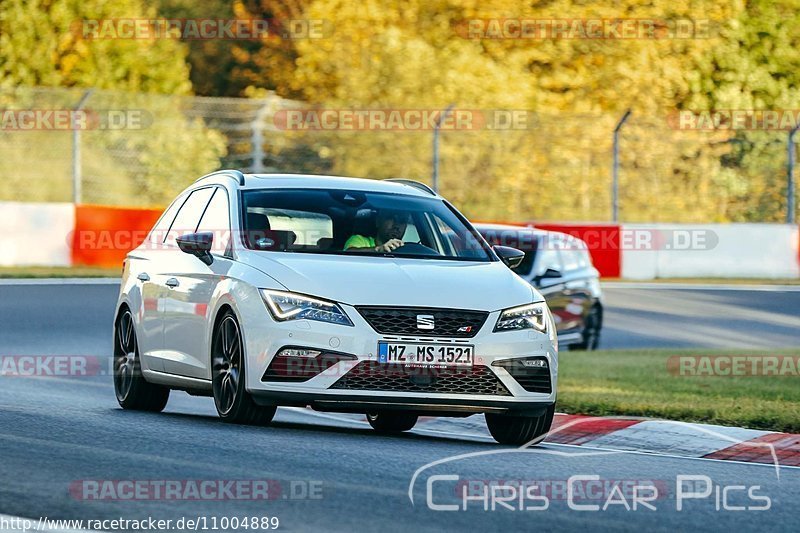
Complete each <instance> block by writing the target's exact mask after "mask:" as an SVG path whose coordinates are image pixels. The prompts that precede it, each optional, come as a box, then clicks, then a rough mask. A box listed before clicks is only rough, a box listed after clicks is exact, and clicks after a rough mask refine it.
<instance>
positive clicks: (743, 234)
mask: <svg viewBox="0 0 800 533" xmlns="http://www.w3.org/2000/svg"><path fill="white" fill-rule="evenodd" d="M621 231H622V236H623V238H622V254H621V261H622V278H623V279H656V278H690V277H691V278H776V279H777V278H797V277H800V261H798V246H799V245H800V235H799V234H798V227H797V226H794V225H789V224H623V225H622V227H621ZM626 243H627V245H626ZM648 243H649V244H648Z"/></svg>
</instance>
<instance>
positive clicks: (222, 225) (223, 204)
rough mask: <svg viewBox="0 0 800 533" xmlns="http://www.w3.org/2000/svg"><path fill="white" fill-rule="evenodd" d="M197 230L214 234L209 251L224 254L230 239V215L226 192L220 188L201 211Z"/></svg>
mask: <svg viewBox="0 0 800 533" xmlns="http://www.w3.org/2000/svg"><path fill="white" fill-rule="evenodd" d="M197 232H198V233H200V232H209V233H213V234H214V240H213V241H212V245H211V253H214V254H219V255H224V254H225V252H226V251H227V250H228V244H229V243H230V241H231V217H230V209H229V206H228V194H227V193H226V192H225V191H224V190H223V189H220V188H217V190H216V192H214V196H213V197H212V198H211V202H210V203H209V204H208V207H206V212H205V213H203V218H202V219H201V220H200V225H198V226H197Z"/></svg>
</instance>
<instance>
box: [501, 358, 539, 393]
mask: <svg viewBox="0 0 800 533" xmlns="http://www.w3.org/2000/svg"><path fill="white" fill-rule="evenodd" d="M533 359H539V360H543V361H545V362H547V359H545V358H544V357H536V358H526V359H524V360H528V361H530V360H533ZM522 361H523V359H510V360H508V359H507V360H503V361H495V362H494V363H492V366H499V367H502V368H504V369H506V371H507V372H508V373H509V374H511V377H513V378H514V379H515V380H517V383H519V384H520V386H521V387H522V388H523V389H525V390H526V391H528V392H542V393H545V394H550V393H551V392H553V388H552V385H551V383H550V367H549V365H548V366H544V367H527V366H525V365H523V364H522Z"/></svg>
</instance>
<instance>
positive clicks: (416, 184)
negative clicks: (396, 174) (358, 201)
mask: <svg viewBox="0 0 800 533" xmlns="http://www.w3.org/2000/svg"><path fill="white" fill-rule="evenodd" d="M383 181H393V182H395V183H402V184H403V185H410V186H411V187H414V188H415V189H419V190H420V191H422V192H426V193H428V194H432V195H433V196H436V191H434V190H433V189H431V188H430V187H428V186H427V185H425V184H424V183H422V182H421V181H414V180H407V179H403V178H386V179H385V180H383Z"/></svg>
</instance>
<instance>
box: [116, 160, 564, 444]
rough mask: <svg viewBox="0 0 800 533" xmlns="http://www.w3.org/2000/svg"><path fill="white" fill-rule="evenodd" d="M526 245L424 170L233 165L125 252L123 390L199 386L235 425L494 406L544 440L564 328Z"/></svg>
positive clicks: (494, 423)
mask: <svg viewBox="0 0 800 533" xmlns="http://www.w3.org/2000/svg"><path fill="white" fill-rule="evenodd" d="M523 257H524V254H523V253H522V252H520V251H518V250H515V249H513V248H507V247H501V246H495V247H491V246H489V245H488V244H487V243H486V241H485V240H484V239H483V238H482V237H481V236H480V234H479V233H478V232H476V231H475V229H474V228H473V227H472V226H471V225H470V223H469V222H468V221H467V220H466V219H465V218H464V216H462V215H461V214H460V213H459V212H458V211H457V210H456V209H455V208H454V207H453V206H452V205H451V204H450V203H448V202H447V201H446V200H445V199H443V198H442V197H441V196H439V195H437V194H436V193H435V192H434V191H433V190H431V189H430V188H428V187H427V186H426V185H423V184H421V183H417V182H413V181H407V180H382V181H380V180H368V179H355V178H340V177H329V176H310V175H283V174H280V175H279V174H257V175H244V174H242V173H241V172H239V171H233V170H224V171H219V172H215V173H213V174H210V175H208V176H204V177H202V178H200V179H199V180H197V181H196V182H195V183H194V184H192V185H191V186H190V187H188V188H187V189H186V190H185V191H183V192H182V193H181V194H180V195H179V196H178V197H177V198H176V199H175V201H174V202H173V203H172V204H171V205H170V206H169V207H168V208H167V210H166V211H165V212H164V214H163V215H162V216H161V218H160V219H159V221H158V222H157V223H156V225H155V227H154V228H153V229H152V231H151V232H150V234H149V235H148V237H147V239H146V240H145V241H144V242H143V243H142V245H141V246H139V247H138V248H136V249H134V250H133V251H131V252H130V253H129V254H128V256H127V258H126V259H125V263H124V267H123V277H122V286H121V290H120V295H119V300H118V303H117V307H116V316H115V323H114V324H115V327H114V350H115V351H114V385H115V391H116V395H117V400H118V401H119V403H120V405H121V406H122V407H123V408H125V409H138V410H146V411H161V410H163V409H164V407H165V406H166V403H167V400H168V397H169V394H170V391H171V390H182V391H186V392H188V393H189V394H192V395H198V396H210V397H213V399H214V403H215V404H216V408H217V412H218V413H219V416H220V417H221V418H223V419H224V420H226V421H230V422H235V423H244V424H267V423H269V422H270V421H271V420H272V418H273V416H274V414H275V411H276V408H277V407H278V406H310V407H311V408H313V409H316V410H321V411H332V412H350V413H363V414H364V415H366V417H367V420H368V421H369V423H370V424H371V425H372V427H373V428H375V429H376V430H378V431H382V432H400V431H407V430H409V429H411V428H412V427H413V426H414V424H415V423H416V422H417V418H418V417H419V416H421V415H425V416H449V417H465V416H470V415H472V414H476V413H484V414H485V416H486V422H487V426H488V428H489V431H490V432H491V434H492V436H493V437H494V438H495V439H496V440H497V441H498V442H501V443H504V444H522V443H527V442H531V441H536V440H541V439H542V438H543V436H544V435H545V434H546V433H547V431H548V430H549V429H550V425H551V422H552V419H553V412H554V408H555V401H556V382H557V375H558V352H557V340H556V330H555V327H554V322H553V318H552V316H551V314H550V310H549V309H548V307H547V304H546V303H545V301H544V298H542V295H541V294H539V293H538V292H537V291H536V289H535V288H533V287H531V285H530V284H529V283H526V282H525V281H524V280H522V279H521V278H520V277H519V276H517V275H516V274H514V273H513V272H512V271H511V269H510V268H509V266H512V267H513V266H514V265H515V264H517V263H518V262H519V261H521V260H522V258H523Z"/></svg>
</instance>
